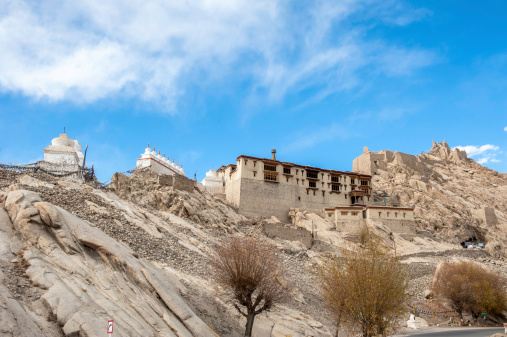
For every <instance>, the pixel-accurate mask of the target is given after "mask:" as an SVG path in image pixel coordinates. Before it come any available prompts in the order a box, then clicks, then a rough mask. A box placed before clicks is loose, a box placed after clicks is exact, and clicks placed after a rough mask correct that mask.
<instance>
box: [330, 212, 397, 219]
mask: <svg viewBox="0 0 507 337" xmlns="http://www.w3.org/2000/svg"><path fill="white" fill-rule="evenodd" d="M340 214H341V215H348V214H349V211H340ZM351 214H352V215H357V214H358V212H355V211H351ZM389 214H390V212H387V217H389ZM402 215H403V218H405V217H406V213H402ZM329 216H331V214H329ZM378 216H379V217H381V216H382V212H378ZM394 217H395V218H397V217H398V212H394Z"/></svg>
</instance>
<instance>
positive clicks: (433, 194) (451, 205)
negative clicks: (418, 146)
mask: <svg viewBox="0 0 507 337" xmlns="http://www.w3.org/2000/svg"><path fill="white" fill-rule="evenodd" d="M354 169H358V170H360V171H363V172H365V173H369V174H372V175H373V179H372V182H373V190H374V191H375V190H376V191H377V193H378V197H377V199H378V200H382V191H386V194H387V195H388V196H391V197H394V198H395V199H397V200H398V201H399V203H400V204H401V205H403V206H410V207H414V208H415V210H414V212H415V216H416V219H417V223H418V226H419V228H420V229H425V230H428V231H430V232H432V233H434V234H435V236H437V237H438V238H441V239H444V240H446V241H449V242H452V243H461V242H464V241H467V240H470V241H474V242H484V243H486V248H487V249H488V250H489V251H490V252H491V253H492V254H494V255H498V256H499V255H503V256H505V255H506V254H507V251H506V245H505V243H506V242H507V178H506V176H505V174H501V173H498V172H496V171H493V170H491V169H488V168H486V167H484V166H482V165H480V164H479V163H477V162H475V161H474V160H473V159H470V158H467V155H466V153H465V152H464V151H460V150H459V149H455V150H451V148H450V147H449V145H448V144H447V143H446V142H445V141H444V142H442V143H435V142H434V143H433V147H432V148H431V150H430V151H429V152H428V153H423V154H421V155H417V156H413V155H409V154H405V153H401V152H391V151H387V150H384V151H380V152H369V151H367V150H366V151H365V153H364V154H363V155H362V156H360V157H358V158H357V159H356V160H355V161H354Z"/></svg>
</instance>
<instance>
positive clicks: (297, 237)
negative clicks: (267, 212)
mask: <svg viewBox="0 0 507 337" xmlns="http://www.w3.org/2000/svg"><path fill="white" fill-rule="evenodd" d="M262 229H263V231H264V234H266V235H267V236H268V237H270V238H275V237H276V238H280V239H284V240H289V241H299V242H301V243H302V244H303V245H304V246H305V247H306V248H308V249H310V248H311V247H312V241H313V237H312V233H311V232H309V231H307V230H306V229H304V228H301V227H296V228H295V227H291V226H286V225H284V224H282V223H270V222H264V223H263V224H262Z"/></svg>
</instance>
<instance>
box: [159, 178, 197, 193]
mask: <svg viewBox="0 0 507 337" xmlns="http://www.w3.org/2000/svg"><path fill="white" fill-rule="evenodd" d="M158 183H159V184H160V186H172V187H173V188H175V189H177V190H180V191H187V192H192V191H193V190H194V188H195V184H196V182H195V181H194V180H191V179H188V178H187V177H184V176H182V175H180V174H174V175H167V174H161V175H159V176H158Z"/></svg>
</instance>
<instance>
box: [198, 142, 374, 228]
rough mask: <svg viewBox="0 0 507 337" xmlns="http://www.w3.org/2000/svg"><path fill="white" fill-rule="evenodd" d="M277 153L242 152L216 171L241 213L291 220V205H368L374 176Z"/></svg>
mask: <svg viewBox="0 0 507 337" xmlns="http://www.w3.org/2000/svg"><path fill="white" fill-rule="evenodd" d="M275 152H276V151H275V150H273V151H272V154H273V155H272V158H271V159H267V158H257V157H251V156H245V155H241V156H239V157H238V158H237V160H236V164H231V165H228V166H222V167H220V168H219V169H218V170H217V171H216V173H217V176H218V177H221V178H222V181H223V191H219V192H222V193H225V198H226V200H227V201H228V202H229V203H230V204H232V205H234V206H235V207H237V208H238V211H239V212H240V213H242V214H244V215H247V216H258V215H260V216H266V217H270V216H273V215H274V216H276V217H277V218H278V219H279V220H281V221H288V220H289V217H288V213H289V210H290V208H291V207H292V208H308V209H324V208H327V207H336V206H353V205H358V206H365V205H366V204H367V203H368V202H369V201H370V198H371V193H372V190H371V176H370V175H366V174H358V173H355V172H347V171H336V170H328V169H322V168H318V167H312V166H305V165H298V164H294V163H289V162H282V161H278V160H276V157H275ZM205 183H206V182H205V181H203V184H205Z"/></svg>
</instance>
